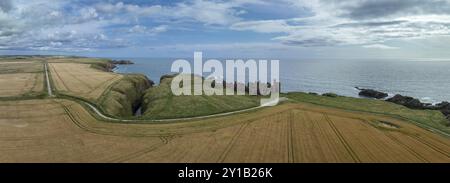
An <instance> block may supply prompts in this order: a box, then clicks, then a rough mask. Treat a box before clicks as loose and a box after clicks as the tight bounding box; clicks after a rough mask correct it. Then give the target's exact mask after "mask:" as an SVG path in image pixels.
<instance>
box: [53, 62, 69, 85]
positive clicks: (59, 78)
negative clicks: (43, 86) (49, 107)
mask: <svg viewBox="0 0 450 183" xmlns="http://www.w3.org/2000/svg"><path fill="white" fill-rule="evenodd" d="M49 66H50V68H51V71H52V72H54V73H55V75H56V77H58V79H57V80H58V81H60V83H61V84H62V85H63V87H64V89H65V90H69V87H67V85H66V83H64V80H63V79H62V77H61V76H60V75H59V73H58V71H56V69H55V66H54V65H52V64H49ZM55 79H56V78H55ZM58 81H56V83H58ZM55 89H56V87H55ZM64 89H63V90H64Z"/></svg>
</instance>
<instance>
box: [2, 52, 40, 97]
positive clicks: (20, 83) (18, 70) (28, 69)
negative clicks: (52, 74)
mask: <svg viewBox="0 0 450 183" xmlns="http://www.w3.org/2000/svg"><path fill="white" fill-rule="evenodd" d="M0 60H1V61H0V86H2V87H1V88H0V98H1V97H21V96H32V95H38V94H41V93H42V92H43V89H44V82H43V81H44V74H43V64H42V63H41V62H37V61H16V60H4V59H0Z"/></svg>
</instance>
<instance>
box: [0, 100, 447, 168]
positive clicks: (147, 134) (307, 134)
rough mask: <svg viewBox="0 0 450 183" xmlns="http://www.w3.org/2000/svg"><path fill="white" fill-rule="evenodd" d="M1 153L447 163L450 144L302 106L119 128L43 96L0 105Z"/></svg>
mask: <svg viewBox="0 0 450 183" xmlns="http://www.w3.org/2000/svg"><path fill="white" fill-rule="evenodd" d="M0 154H2V156H0V162H450V157H449V154H450V141H449V140H448V138H446V137H443V136H440V135H437V134H434V133H432V132H429V131H427V130H424V129H422V128H419V127H417V126H415V125H413V124H411V123H408V122H405V121H402V120H398V119H394V118H391V117H387V116H384V115H375V114H369V113H362V112H361V113H356V112H348V111H344V110H340V109H334V108H329V107H322V106H318V105H313V104H307V103H285V104H281V105H279V106H276V107H271V108H263V109H260V110H256V111H252V112H246V113H240V114H235V115H231V116H224V117H219V118H210V119H204V120H196V121H187V122H178V123H167V124H164V123H153V124H123V123H111V122H103V121H98V120H97V119H96V118H94V117H93V116H91V115H90V114H89V113H88V112H87V111H86V109H85V108H84V107H83V106H81V105H80V104H78V103H76V102H74V101H69V100H63V99H46V100H26V101H2V102H0Z"/></svg>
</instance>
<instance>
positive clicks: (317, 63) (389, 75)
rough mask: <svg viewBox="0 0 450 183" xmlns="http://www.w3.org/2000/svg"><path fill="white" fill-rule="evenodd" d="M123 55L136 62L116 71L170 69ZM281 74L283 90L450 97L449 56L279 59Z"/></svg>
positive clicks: (155, 74)
mask: <svg viewBox="0 0 450 183" xmlns="http://www.w3.org/2000/svg"><path fill="white" fill-rule="evenodd" d="M116 59H118V58H116ZM122 59H128V60H132V61H133V62H135V64H134V65H127V66H119V67H118V69H117V70H116V72H120V73H143V74H146V75H147V76H148V77H149V78H150V79H152V80H153V81H155V82H156V83H158V82H159V78H160V77H161V76H162V75H164V74H167V73H170V68H171V65H172V62H173V61H174V60H175V59H170V58H159V59H157V58H122ZM188 60H189V59H188ZM191 60H192V59H191ZM280 77H281V83H282V91H283V92H288V91H304V92H317V93H325V92H333V93H337V94H339V95H344V96H352V97H358V90H356V89H355V87H357V86H358V87H362V88H371V89H376V90H379V91H384V92H387V93H389V94H390V95H393V94H402V95H408V96H412V97H416V98H419V99H420V100H422V101H423V102H430V103H436V102H440V101H450V60H449V61H442V60H441V61H432V60H421V61H418V60H415V61H410V60H280Z"/></svg>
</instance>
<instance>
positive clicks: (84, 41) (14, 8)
mask: <svg viewBox="0 0 450 183" xmlns="http://www.w3.org/2000/svg"><path fill="white" fill-rule="evenodd" d="M386 7H389V8H386ZM448 42H450V1H447V0H444V1H442V0H431V1H426V0H414V1H401V0H391V1H373V0H364V1H356V0H352V1H346V2H336V1H328V0H314V1H294V0H282V1H258V0H227V1H222V0H211V1H207V0H177V1H170V2H165V1H151V2H147V1H141V0H124V1H120V0H95V1H86V0H70V1H62V0H56V1H54V0H52V1H50V0H33V1H25V0H17V1H12V0H3V1H2V2H1V3H0V55H34V54H49V55H77V56H88V57H107V58H111V57H123V58H127V57H139V58H149V57H152V58H153V57H156V58H167V57H176V58H181V57H191V56H192V54H193V52H194V51H202V52H204V53H205V54H206V55H210V57H214V58H239V57H245V58H267V57H270V58H280V59H327V58H330V59H331V58H334V59H375V58H377V59H384V58H385V59H411V58H424V59H450V52H448V50H450V45H449V44H447V43H448Z"/></svg>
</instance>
